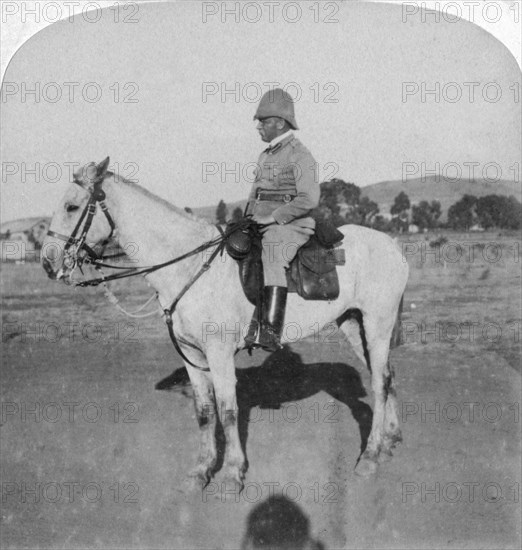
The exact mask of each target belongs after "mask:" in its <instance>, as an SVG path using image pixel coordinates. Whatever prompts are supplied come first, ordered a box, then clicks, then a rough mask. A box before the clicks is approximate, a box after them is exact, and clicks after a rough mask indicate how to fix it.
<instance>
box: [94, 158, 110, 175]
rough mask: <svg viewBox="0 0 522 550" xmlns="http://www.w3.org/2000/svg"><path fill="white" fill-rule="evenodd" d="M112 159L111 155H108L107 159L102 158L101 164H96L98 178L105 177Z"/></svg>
mask: <svg viewBox="0 0 522 550" xmlns="http://www.w3.org/2000/svg"><path fill="white" fill-rule="evenodd" d="M110 160H111V159H110V157H107V158H106V159H105V160H102V161H101V162H100V164H97V165H96V176H97V177H98V179H100V180H101V179H103V178H104V177H105V174H106V172H107V169H108V168H109V162H110Z"/></svg>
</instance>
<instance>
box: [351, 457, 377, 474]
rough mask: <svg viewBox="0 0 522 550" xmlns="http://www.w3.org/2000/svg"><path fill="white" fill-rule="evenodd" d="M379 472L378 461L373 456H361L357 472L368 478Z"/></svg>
mask: <svg viewBox="0 0 522 550" xmlns="http://www.w3.org/2000/svg"><path fill="white" fill-rule="evenodd" d="M376 472H377V462H376V460H375V459H373V458H361V460H359V462H358V463H357V465H356V466H355V474H356V475H358V476H359V477H362V478H365V479H368V478H369V477H371V476H372V475H374V474H375V473H376Z"/></svg>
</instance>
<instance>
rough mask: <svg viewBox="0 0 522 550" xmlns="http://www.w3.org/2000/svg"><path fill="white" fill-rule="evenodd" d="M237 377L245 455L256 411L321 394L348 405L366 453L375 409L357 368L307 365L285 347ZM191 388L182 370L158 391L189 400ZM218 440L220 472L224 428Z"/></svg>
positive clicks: (239, 419)
mask: <svg viewBox="0 0 522 550" xmlns="http://www.w3.org/2000/svg"><path fill="white" fill-rule="evenodd" d="M236 377H237V401H238V407H239V416H238V427H239V436H240V439H241V445H242V447H243V450H244V452H245V455H246V444H247V439H248V430H249V419H250V414H251V411H252V409H253V408H255V407H259V408H260V409H280V408H281V406H282V405H283V404H284V403H290V402H295V401H299V400H301V399H305V398H307V397H311V396H313V395H315V394H317V393H318V392H320V391H324V392H326V393H327V394H329V395H330V396H332V397H333V398H334V399H337V400H338V401H340V402H341V403H344V404H345V405H348V407H349V408H350V411H351V413H352V415H353V417H354V419H355V421H356V422H357V424H358V427H359V433H360V438H361V452H362V451H363V450H364V449H365V447H366V443H367V441H368V437H369V435H370V431H371V425H372V417H373V414H372V409H371V407H370V406H369V405H368V404H366V403H365V402H364V401H360V398H361V397H365V396H366V395H367V394H366V391H365V389H364V387H363V385H362V382H361V376H360V374H359V372H358V371H357V370H356V369H355V368H354V367H352V366H350V365H347V364H346V363H312V364H304V363H303V362H302V360H301V356H300V355H299V354H297V353H294V352H292V351H291V350H289V349H288V348H287V347H285V348H284V349H282V350H281V351H278V352H276V353H273V354H271V355H269V356H268V357H267V358H266V359H265V361H263V363H262V364H261V365H260V366H259V367H250V368H245V369H236ZM189 384H190V380H189V377H188V373H187V371H186V369H185V368H181V369H178V370H176V371H175V372H174V373H172V374H171V375H170V376H168V377H167V378H164V379H163V380H161V381H160V382H158V383H157V384H156V386H155V387H156V389H157V390H173V389H175V388H176V387H178V388H179V387H181V390H182V392H183V394H184V395H186V396H189V395H190V394H189V393H188V392H187V387H188V386H189ZM319 410H321V409H319ZM325 411H326V408H325ZM324 414H325V415H326V414H327V413H324ZM288 416H290V412H289V415H288ZM334 421H335V420H334ZM217 438H218V446H219V460H218V465H217V467H216V469H220V467H221V463H222V460H223V452H222V451H223V450H224V439H223V432H222V429H220V428H218V431H217Z"/></svg>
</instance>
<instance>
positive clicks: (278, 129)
mask: <svg viewBox="0 0 522 550" xmlns="http://www.w3.org/2000/svg"><path fill="white" fill-rule="evenodd" d="M256 119H257V120H258V121H259V123H258V124H257V127H256V128H257V130H258V132H259V134H260V135H261V139H262V140H263V141H264V142H266V143H268V144H269V147H268V148H267V149H265V150H264V151H263V152H262V153H261V155H260V157H259V161H258V163H257V168H256V174H255V181H254V184H253V186H252V190H251V192H250V196H249V199H248V204H247V208H246V211H245V214H246V215H247V216H252V218H253V219H254V220H255V221H256V222H257V223H258V224H262V225H266V227H265V228H264V229H263V230H262V231H263V240H262V246H263V248H262V262H263V277H264V288H263V307H262V319H261V326H260V327H259V334H258V335H257V338H256V337H255V335H252V334H249V335H248V336H247V338H246V343H247V345H249V346H251V347H262V348H263V349H266V350H268V351H276V350H277V349H280V348H281V347H282V346H281V332H282V330H283V325H284V317H285V308H286V296H287V281H286V273H285V270H286V268H288V266H289V264H290V262H291V260H292V259H293V258H294V257H295V255H296V254H297V251H298V249H299V248H300V247H301V246H303V245H304V244H305V243H306V242H307V241H308V239H309V238H310V235H312V234H313V232H314V227H315V221H314V219H313V218H312V217H310V215H309V214H310V212H311V210H312V209H313V208H315V207H316V206H317V205H318V204H319V195H320V188H319V184H318V182H317V180H316V176H315V175H316V165H315V160H314V158H313V156H312V155H311V153H310V151H309V150H308V149H307V148H306V147H305V146H304V145H303V144H302V143H301V142H300V141H299V140H298V139H297V138H296V137H295V135H294V133H293V132H292V130H298V126H297V122H296V120H295V114H294V102H293V100H292V98H291V97H290V95H289V94H288V93H286V92H285V91H283V90H282V89H280V88H276V89H274V90H271V91H269V92H267V93H266V94H265V95H264V96H263V97H262V98H261V101H260V102H259V106H258V108H257V111H256V114H255V115H254V120H256Z"/></svg>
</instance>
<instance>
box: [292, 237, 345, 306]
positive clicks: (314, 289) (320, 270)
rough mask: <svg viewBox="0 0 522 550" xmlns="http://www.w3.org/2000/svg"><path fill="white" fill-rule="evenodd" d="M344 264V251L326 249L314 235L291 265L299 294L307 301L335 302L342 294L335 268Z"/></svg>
mask: <svg viewBox="0 0 522 550" xmlns="http://www.w3.org/2000/svg"><path fill="white" fill-rule="evenodd" d="M344 263H345V257H344V250H343V249H339V248H337V249H336V248H333V247H330V248H324V246H322V245H321V244H320V243H319V242H318V239H317V238H315V235H314V237H312V238H311V239H310V241H308V243H307V244H306V245H305V246H303V247H302V248H300V249H299V251H298V253H297V261H294V262H292V264H291V265H290V270H291V278H292V280H293V282H294V284H295V286H296V290H297V293H298V294H299V295H300V296H302V297H303V298H304V299H305V300H335V299H336V298H338V297H339V292H340V288H339V278H338V276H337V270H336V269H335V266H336V265H343V264H344Z"/></svg>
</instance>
